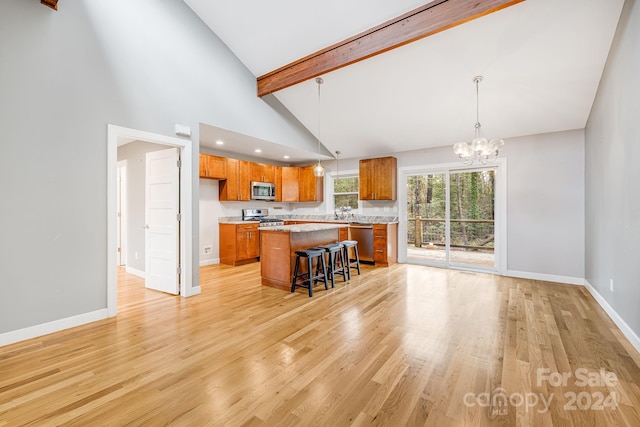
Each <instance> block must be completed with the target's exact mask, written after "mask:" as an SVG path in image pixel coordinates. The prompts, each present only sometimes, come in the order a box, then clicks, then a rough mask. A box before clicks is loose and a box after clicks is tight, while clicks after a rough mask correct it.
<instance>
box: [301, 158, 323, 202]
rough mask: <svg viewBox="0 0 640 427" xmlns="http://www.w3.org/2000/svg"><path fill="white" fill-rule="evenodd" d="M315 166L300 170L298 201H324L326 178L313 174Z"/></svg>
mask: <svg viewBox="0 0 640 427" xmlns="http://www.w3.org/2000/svg"><path fill="white" fill-rule="evenodd" d="M314 167H315V166H307V167H304V168H300V171H299V174H300V175H299V178H298V185H299V188H298V194H299V195H298V201H299V202H321V201H323V200H324V177H317V176H315V175H314V174H313V168H314Z"/></svg>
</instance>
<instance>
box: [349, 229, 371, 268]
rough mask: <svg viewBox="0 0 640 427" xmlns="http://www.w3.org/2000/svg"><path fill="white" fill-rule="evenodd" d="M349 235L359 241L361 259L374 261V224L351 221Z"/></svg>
mask: <svg viewBox="0 0 640 427" xmlns="http://www.w3.org/2000/svg"><path fill="white" fill-rule="evenodd" d="M349 235H350V239H351V240H357V241H358V255H359V256H360V261H365V262H373V224H363V223H350V224H349Z"/></svg>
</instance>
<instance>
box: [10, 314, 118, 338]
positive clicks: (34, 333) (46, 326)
mask: <svg viewBox="0 0 640 427" xmlns="http://www.w3.org/2000/svg"><path fill="white" fill-rule="evenodd" d="M106 318H107V309H106V308H104V309H102V310H96V311H92V312H89V313H84V314H78V315H77V316H72V317H67V318H64V319H59V320H54V321H52V322H47V323H42V324H40V325H35V326H29V327H28V328H24V329H18V330H17V331H10V332H5V333H3V334H0V346H3V345H9V344H13V343H16V342H19V341H24V340H28V339H31V338H36V337H40V336H42V335H47V334H51V333H53V332H59V331H63V330H65V329H69V328H73V327H76V326H80V325H84V324H85V323H91V322H95V321H96V320H102V319H106Z"/></svg>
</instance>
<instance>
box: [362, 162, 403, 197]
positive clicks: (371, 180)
mask: <svg viewBox="0 0 640 427" xmlns="http://www.w3.org/2000/svg"><path fill="white" fill-rule="evenodd" d="M397 174H398V159H396V158H395V157H380V158H376V159H363V160H360V200H396V193H397Z"/></svg>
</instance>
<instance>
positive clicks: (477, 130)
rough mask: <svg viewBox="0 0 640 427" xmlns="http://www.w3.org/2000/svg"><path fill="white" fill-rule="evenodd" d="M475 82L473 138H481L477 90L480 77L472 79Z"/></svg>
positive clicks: (478, 94)
mask: <svg viewBox="0 0 640 427" xmlns="http://www.w3.org/2000/svg"><path fill="white" fill-rule="evenodd" d="M473 80H474V81H475V82H476V124H475V129H476V131H475V137H476V138H479V137H481V136H482V135H481V132H480V126H481V125H480V89H479V88H478V86H479V84H480V81H481V80H482V77H480V76H477V77H475V78H474V79H473Z"/></svg>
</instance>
